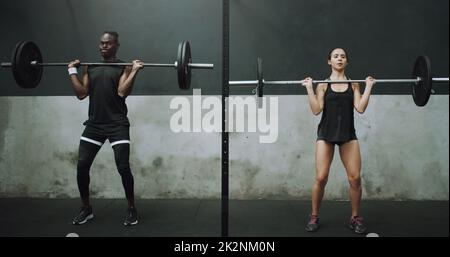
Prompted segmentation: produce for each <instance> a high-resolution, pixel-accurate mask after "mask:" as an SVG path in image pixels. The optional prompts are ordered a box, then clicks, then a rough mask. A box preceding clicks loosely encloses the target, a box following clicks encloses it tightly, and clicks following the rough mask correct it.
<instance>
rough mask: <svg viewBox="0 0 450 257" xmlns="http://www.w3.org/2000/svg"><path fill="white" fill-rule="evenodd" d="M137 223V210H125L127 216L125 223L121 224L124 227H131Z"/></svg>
mask: <svg viewBox="0 0 450 257" xmlns="http://www.w3.org/2000/svg"><path fill="white" fill-rule="evenodd" d="M137 223H138V220H137V210H136V208H134V207H133V208H128V209H127V216H126V217H125V221H124V222H123V224H124V225H125V226H133V225H136V224H137Z"/></svg>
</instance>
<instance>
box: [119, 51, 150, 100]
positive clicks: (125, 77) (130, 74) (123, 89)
mask: <svg viewBox="0 0 450 257" xmlns="http://www.w3.org/2000/svg"><path fill="white" fill-rule="evenodd" d="M142 68H144V66H143V63H142V62H141V61H139V60H134V61H133V66H132V67H131V68H130V67H126V68H125V71H124V72H123V74H122V76H121V77H120V80H119V87H118V88H117V94H118V95H119V96H120V97H123V98H125V97H127V96H128V95H129V94H131V91H132V90H133V85H134V80H135V79H136V75H137V73H138V71H139V70H140V69H142Z"/></svg>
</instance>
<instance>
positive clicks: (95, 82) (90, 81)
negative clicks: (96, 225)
mask: <svg viewBox="0 0 450 257" xmlns="http://www.w3.org/2000/svg"><path fill="white" fill-rule="evenodd" d="M119 46H120V44H119V35H118V34H117V32H114V31H106V32H104V33H103V34H102V35H101V38H100V45H99V50H100V53H101V56H102V59H103V60H102V61H103V62H104V63H112V62H123V61H121V60H119V59H117V57H116V53H117V50H118V48H119ZM79 66H80V61H79V60H75V61H72V62H70V63H69V65H68V68H69V75H70V79H71V82H72V87H73V89H74V91H75V94H76V96H77V97H78V99H80V100H83V99H84V98H86V97H87V96H89V119H88V120H87V121H86V122H84V124H83V125H85V126H86V127H85V129H84V132H83V134H82V136H81V140H80V146H79V158H78V165H77V183H78V190H79V191H80V197H81V201H82V207H81V210H80V212H79V213H78V215H77V216H76V217H75V218H74V219H73V224H76V225H79V224H84V223H86V221H88V220H90V219H92V218H93V217H94V215H93V212H92V206H91V205H90V202H89V182H90V177H89V170H90V167H91V165H92V162H93V161H94V158H95V156H96V155H97V153H98V151H99V150H100V148H101V146H102V144H103V143H104V142H105V140H106V139H108V140H109V142H110V144H111V147H112V148H113V150H114V158H115V162H116V166H117V170H118V171H119V174H120V176H121V178H122V184H123V187H124V190H125V196H126V198H127V201H128V209H127V213H126V217H125V221H124V225H126V226H132V225H135V224H137V223H138V220H137V210H136V207H135V205H134V179H133V174H132V173H131V169H130V163H129V156H130V133H129V131H130V123H129V121H128V117H127V112H128V110H127V106H126V104H125V99H126V97H127V96H128V95H129V94H130V93H131V90H132V89H133V84H134V80H135V78H136V75H137V73H138V71H139V70H140V69H142V68H143V63H142V62H141V61H139V60H134V61H133V66H132V67H130V66H126V67H125V66H90V67H87V66H85V67H84V70H83V75H82V79H81V80H80V79H79V78H78V73H77V67H79Z"/></svg>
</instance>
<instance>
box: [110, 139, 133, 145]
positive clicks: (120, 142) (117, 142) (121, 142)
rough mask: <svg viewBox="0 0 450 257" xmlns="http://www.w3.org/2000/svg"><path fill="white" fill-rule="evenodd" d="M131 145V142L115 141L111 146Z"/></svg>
mask: <svg viewBox="0 0 450 257" xmlns="http://www.w3.org/2000/svg"><path fill="white" fill-rule="evenodd" d="M129 143H130V140H119V141H115V142H113V143H111V146H115V145H118V144H129Z"/></svg>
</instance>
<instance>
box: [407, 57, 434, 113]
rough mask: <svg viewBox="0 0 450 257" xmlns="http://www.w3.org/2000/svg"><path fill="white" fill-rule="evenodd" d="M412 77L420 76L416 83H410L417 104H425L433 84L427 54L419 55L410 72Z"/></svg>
mask: <svg viewBox="0 0 450 257" xmlns="http://www.w3.org/2000/svg"><path fill="white" fill-rule="evenodd" d="M412 77H413V78H421V80H420V81H419V82H417V83H413V84H412V95H413V99H414V103H416V105H417V106H425V105H426V104H427V103H428V100H429V99H430V95H431V88H432V86H433V78H432V76H431V62H430V59H429V58H428V57H427V56H419V57H417V59H416V62H415V63H414V69H413V73H412Z"/></svg>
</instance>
